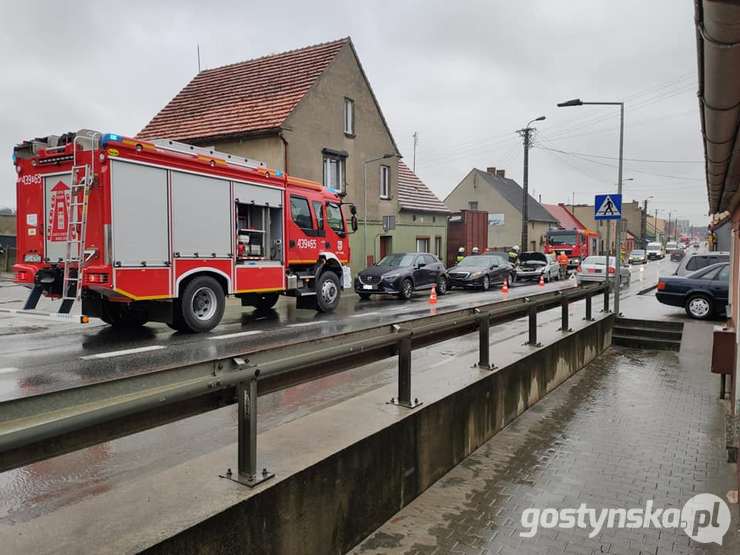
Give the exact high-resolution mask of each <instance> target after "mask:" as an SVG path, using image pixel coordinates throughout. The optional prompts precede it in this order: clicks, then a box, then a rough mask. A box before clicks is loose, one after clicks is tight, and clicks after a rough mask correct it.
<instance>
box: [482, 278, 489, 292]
mask: <svg viewBox="0 0 740 555" xmlns="http://www.w3.org/2000/svg"><path fill="white" fill-rule="evenodd" d="M481 287H483V291H488V290H489V289H490V288H491V278H489V277H488V276H483V279H482V280H481Z"/></svg>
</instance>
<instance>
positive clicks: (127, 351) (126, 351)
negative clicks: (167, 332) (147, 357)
mask: <svg viewBox="0 0 740 555" xmlns="http://www.w3.org/2000/svg"><path fill="white" fill-rule="evenodd" d="M166 348H167V347H165V346H164V345H151V346H149V347H136V348H134V349H124V350H122V351H110V352H108V353H97V354H95V355H86V356H84V357H80V358H81V359H82V360H94V359H97V358H112V357H121V356H125V355H132V354H134V353H145V352H147V351H158V350H160V349H166Z"/></svg>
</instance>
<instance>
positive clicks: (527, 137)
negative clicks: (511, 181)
mask: <svg viewBox="0 0 740 555" xmlns="http://www.w3.org/2000/svg"><path fill="white" fill-rule="evenodd" d="M544 119H545V116H540V117H538V118H535V119H533V120H532V121H530V122H529V123H527V125H526V126H525V127H524V129H519V130H518V131H517V133H519V135H521V137H522V139H523V143H524V176H523V178H522V242H521V249H522V251H526V250H528V246H527V245H528V243H529V233H528V232H529V230H528V226H529V202H528V200H529V149H530V148H532V131H534V128H532V127H530V125H531V124H532V123H534V122H535V121H543V120H544Z"/></svg>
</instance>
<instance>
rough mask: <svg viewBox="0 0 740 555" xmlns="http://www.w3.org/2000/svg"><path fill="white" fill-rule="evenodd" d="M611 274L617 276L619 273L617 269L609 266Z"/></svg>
mask: <svg viewBox="0 0 740 555" xmlns="http://www.w3.org/2000/svg"><path fill="white" fill-rule="evenodd" d="M609 273H610V274H616V273H617V269H616V268H615V267H614V266H609Z"/></svg>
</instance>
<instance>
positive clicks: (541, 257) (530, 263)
mask: <svg viewBox="0 0 740 555" xmlns="http://www.w3.org/2000/svg"><path fill="white" fill-rule="evenodd" d="M540 276H543V277H544V279H545V281H551V280H553V279H559V278H560V264H558V261H557V259H556V258H555V255H554V254H545V253H544V252H538V251H526V252H523V253H520V254H519V266H518V267H517V269H516V279H517V280H530V279H537V280H538V279H540Z"/></svg>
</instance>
